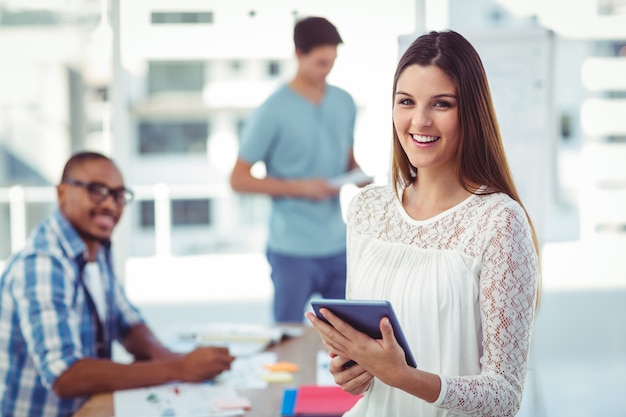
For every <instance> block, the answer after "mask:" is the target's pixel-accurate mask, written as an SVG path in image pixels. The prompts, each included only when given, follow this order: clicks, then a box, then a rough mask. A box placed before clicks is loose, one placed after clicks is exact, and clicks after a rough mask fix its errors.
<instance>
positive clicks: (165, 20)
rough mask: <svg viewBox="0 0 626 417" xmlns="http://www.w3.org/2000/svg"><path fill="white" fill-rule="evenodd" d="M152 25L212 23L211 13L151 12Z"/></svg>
mask: <svg viewBox="0 0 626 417" xmlns="http://www.w3.org/2000/svg"><path fill="white" fill-rule="evenodd" d="M150 21H151V22H152V24H153V25H168V24H169V25H172V24H173V25H178V24H184V25H193V24H209V23H213V12H152V15H151V19H150Z"/></svg>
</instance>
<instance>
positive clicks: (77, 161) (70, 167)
mask: <svg viewBox="0 0 626 417" xmlns="http://www.w3.org/2000/svg"><path fill="white" fill-rule="evenodd" d="M95 159H105V160H107V161H110V162H113V161H112V160H111V158H109V157H107V156H104V155H102V154H101V153H98V152H90V151H81V152H77V153H75V154H73V155H72V156H71V157H70V159H68V160H67V162H66V163H65V167H64V168H63V174H62V175H61V182H63V181H65V180H67V179H69V178H70V177H71V176H72V171H74V168H76V167H77V166H79V165H82V164H83V162H87V161H92V160H95Z"/></svg>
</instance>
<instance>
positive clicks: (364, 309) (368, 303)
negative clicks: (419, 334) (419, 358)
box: [311, 299, 417, 368]
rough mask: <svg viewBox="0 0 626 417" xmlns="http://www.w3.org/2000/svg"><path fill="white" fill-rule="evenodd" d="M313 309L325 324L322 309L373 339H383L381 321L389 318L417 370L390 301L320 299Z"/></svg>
mask: <svg viewBox="0 0 626 417" xmlns="http://www.w3.org/2000/svg"><path fill="white" fill-rule="evenodd" d="M311 307H312V308H313V312H314V313H315V315H316V316H317V317H318V318H319V319H320V320H322V321H324V322H325V323H328V321H327V320H326V319H325V318H324V316H322V314H321V313H320V309H321V308H327V309H328V310H330V311H331V312H332V313H333V314H335V315H336V316H337V317H339V318H340V319H341V320H343V321H345V322H346V323H348V324H349V325H351V326H352V327H354V328H355V329H356V330H358V331H360V332H362V333H365V334H367V335H368V336H369V337H371V338H372V339H382V335H381V333H380V320H381V319H382V318H383V317H388V318H389V321H390V323H391V327H393V332H394V335H395V337H396V340H397V341H398V344H399V345H400V346H401V347H402V349H403V350H404V356H405V358H406V363H407V364H408V365H410V366H412V367H413V368H417V363H416V362H415V359H414V358H413V354H412V353H411V349H410V348H409V344H408V342H407V341H406V338H405V337H404V333H403V332H402V328H401V327H400V323H399V321H398V318H397V317H396V314H395V312H394V310H393V307H392V305H391V303H390V302H389V301H386V300H339V299H320V300H312V301H311ZM328 324H330V323H328Z"/></svg>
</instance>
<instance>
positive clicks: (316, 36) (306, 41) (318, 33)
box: [293, 17, 343, 54]
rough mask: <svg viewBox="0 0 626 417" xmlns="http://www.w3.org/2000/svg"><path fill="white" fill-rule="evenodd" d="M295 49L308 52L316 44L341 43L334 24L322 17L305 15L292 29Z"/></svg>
mask: <svg viewBox="0 0 626 417" xmlns="http://www.w3.org/2000/svg"><path fill="white" fill-rule="evenodd" d="M293 42H294V44H295V45H296V49H299V50H300V51H301V52H303V53H305V54H308V53H309V52H311V50H312V49H313V48H315V47H317V46H322V45H335V46H337V45H339V44H340V43H343V40H342V39H341V36H339V32H338V31H337V28H336V27H335V25H333V24H332V23H330V22H329V21H328V20H326V19H324V18H323V17H307V18H304V19H301V20H299V21H298V22H297V23H296V26H295V28H294V30H293Z"/></svg>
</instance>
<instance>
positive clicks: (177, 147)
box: [139, 120, 209, 155]
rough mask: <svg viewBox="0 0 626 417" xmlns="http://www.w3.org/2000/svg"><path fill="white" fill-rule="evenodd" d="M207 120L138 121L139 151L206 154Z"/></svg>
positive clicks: (146, 152)
mask: <svg viewBox="0 0 626 417" xmlns="http://www.w3.org/2000/svg"><path fill="white" fill-rule="evenodd" d="M208 137H209V122H208V121H160V120H159V121H156V120H145V121H142V122H139V153H140V154H143V155H146V154H206V152H207V138H208Z"/></svg>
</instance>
